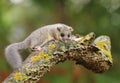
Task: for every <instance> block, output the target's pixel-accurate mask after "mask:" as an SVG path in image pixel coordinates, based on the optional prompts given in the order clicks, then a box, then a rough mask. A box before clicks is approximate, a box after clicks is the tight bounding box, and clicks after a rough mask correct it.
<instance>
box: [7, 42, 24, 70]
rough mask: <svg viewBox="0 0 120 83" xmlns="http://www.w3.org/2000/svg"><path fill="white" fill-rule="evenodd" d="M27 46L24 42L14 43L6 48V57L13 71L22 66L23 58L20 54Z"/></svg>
mask: <svg viewBox="0 0 120 83" xmlns="http://www.w3.org/2000/svg"><path fill="white" fill-rule="evenodd" d="M25 47H26V46H25V44H23V42H20V43H13V44H11V45H9V46H7V47H6V49H5V57H6V59H7V61H8V63H9V64H10V66H11V67H12V68H13V69H16V68H18V67H20V66H21V65H22V58H21V56H20V54H19V50H20V49H24V48H25Z"/></svg>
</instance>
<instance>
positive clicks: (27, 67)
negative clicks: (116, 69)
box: [3, 33, 112, 83]
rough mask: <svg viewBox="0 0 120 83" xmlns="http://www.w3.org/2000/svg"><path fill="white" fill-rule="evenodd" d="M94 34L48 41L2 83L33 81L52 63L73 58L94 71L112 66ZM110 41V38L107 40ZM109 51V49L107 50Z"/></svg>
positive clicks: (104, 69)
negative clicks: (69, 39)
mask: <svg viewBox="0 0 120 83" xmlns="http://www.w3.org/2000/svg"><path fill="white" fill-rule="evenodd" d="M94 40H95V34H94V33H90V34H88V35H86V36H84V37H81V38H78V40H77V41H75V40H74V39H73V40H71V41H69V42H67V43H63V42H58V43H55V42H54V41H50V42H48V43H47V44H46V45H45V46H44V47H43V49H42V51H40V52H33V53H32V54H31V55H29V57H28V58H27V59H26V60H25V61H24V63H23V65H22V67H20V68H19V69H17V70H15V71H14V72H12V73H11V74H10V75H9V76H8V77H7V78H6V79H5V80H4V82H3V83H35V82H37V81H38V80H40V78H41V77H42V76H43V75H44V74H45V73H47V72H48V71H49V70H50V69H51V67H53V66H54V65H56V64H58V63H60V62H64V61H65V60H73V61H75V62H76V64H77V65H83V66H84V67H86V68H87V69H89V70H92V71H93V72H95V73H102V72H105V71H107V70H109V68H110V67H111V66H112V60H111V58H110V57H111V56H108V55H107V52H106V51H105V52H104V51H103V50H102V49H100V48H99V46H97V44H95V42H94ZM107 41H110V40H107ZM109 52H110V50H109Z"/></svg>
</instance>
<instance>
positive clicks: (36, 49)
mask: <svg viewBox="0 0 120 83" xmlns="http://www.w3.org/2000/svg"><path fill="white" fill-rule="evenodd" d="M47 42H48V41H44V42H43V43H42V44H41V45H39V46H35V47H33V48H32V51H41V50H42V46H44V45H45V44H46V43H47Z"/></svg>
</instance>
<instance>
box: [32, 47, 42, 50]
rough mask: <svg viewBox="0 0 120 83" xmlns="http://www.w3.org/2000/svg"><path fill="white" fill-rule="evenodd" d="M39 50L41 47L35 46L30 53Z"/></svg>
mask: <svg viewBox="0 0 120 83" xmlns="http://www.w3.org/2000/svg"><path fill="white" fill-rule="evenodd" d="M40 50H42V47H40V46H35V47H33V48H32V51H40Z"/></svg>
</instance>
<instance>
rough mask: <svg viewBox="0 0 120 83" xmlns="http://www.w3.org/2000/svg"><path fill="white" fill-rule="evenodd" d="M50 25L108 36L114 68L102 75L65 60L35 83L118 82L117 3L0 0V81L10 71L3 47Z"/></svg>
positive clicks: (119, 9) (119, 0)
mask: <svg viewBox="0 0 120 83" xmlns="http://www.w3.org/2000/svg"><path fill="white" fill-rule="evenodd" d="M54 23H65V24H67V25H70V26H72V27H73V28H74V32H73V34H81V35H86V34H88V33H90V32H95V34H96V36H99V35H108V36H110V38H111V41H112V50H111V51H112V55H113V60H114V65H113V67H112V68H111V69H110V70H109V71H107V72H105V73H103V74H95V73H93V72H91V71H89V70H87V69H85V68H84V67H82V66H76V65H74V62H72V61H66V62H65V63H60V64H58V65H56V66H55V67H54V68H53V69H51V71H50V72H49V73H47V74H46V75H45V76H44V77H43V78H42V79H41V81H40V82H39V83H60V82H61V83H120V55H119V54H120V37H119V36H120V0H0V81H2V80H3V79H5V78H6V77H7V76H8V75H9V74H10V73H11V72H12V69H11V68H10V66H9V65H8V63H7V62H6V59H5V57H4V48H5V47H6V46H7V45H9V44H11V43H13V42H19V41H22V40H23V39H25V38H26V37H27V36H28V35H29V34H30V33H31V32H32V31H33V30H35V29H37V28H39V27H40V26H43V25H48V24H54Z"/></svg>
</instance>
